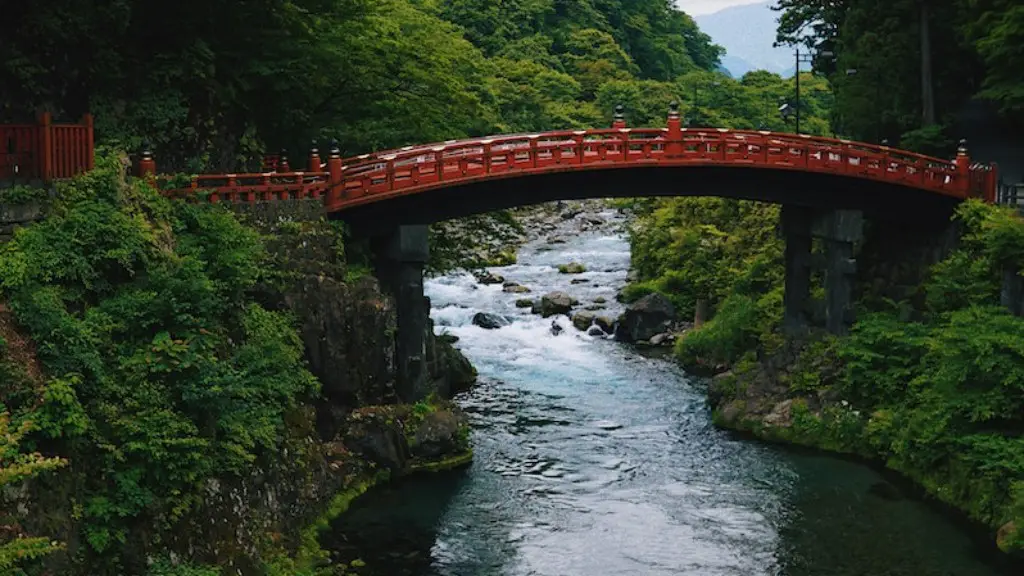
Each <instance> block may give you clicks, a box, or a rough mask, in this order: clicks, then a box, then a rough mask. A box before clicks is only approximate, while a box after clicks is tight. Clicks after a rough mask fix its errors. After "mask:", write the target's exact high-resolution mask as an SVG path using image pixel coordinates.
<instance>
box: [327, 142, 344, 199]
mask: <svg viewBox="0 0 1024 576" xmlns="http://www.w3.org/2000/svg"><path fill="white" fill-rule="evenodd" d="M343 170H344V166H343V165H342V161H341V150H340V149H339V148H338V141H337V140H331V151H330V152H329V155H328V156H327V173H328V175H329V176H328V177H329V178H330V182H329V185H328V188H327V209H328V210H330V209H331V208H332V207H333V206H337V205H338V203H339V202H341V195H342V194H341V193H342V172H343Z"/></svg>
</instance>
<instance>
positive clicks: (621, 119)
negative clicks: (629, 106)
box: [612, 104, 626, 129]
mask: <svg viewBox="0 0 1024 576" xmlns="http://www.w3.org/2000/svg"><path fill="white" fill-rule="evenodd" d="M612 118H613V120H612V128H615V129H621V128H625V127H626V108H625V107H624V106H623V105H622V104H619V105H618V106H616V107H615V115H614V116H613V117H612Z"/></svg>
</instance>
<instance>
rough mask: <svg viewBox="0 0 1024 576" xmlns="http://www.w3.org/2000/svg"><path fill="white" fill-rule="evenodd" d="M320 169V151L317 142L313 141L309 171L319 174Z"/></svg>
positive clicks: (310, 146) (310, 147)
mask: <svg viewBox="0 0 1024 576" xmlns="http://www.w3.org/2000/svg"><path fill="white" fill-rule="evenodd" d="M320 169H321V166H320V149H319V148H317V146H316V140H313V141H312V142H311V143H310V145H309V171H310V172H319V171H320Z"/></svg>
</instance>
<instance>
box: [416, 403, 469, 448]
mask: <svg viewBox="0 0 1024 576" xmlns="http://www.w3.org/2000/svg"><path fill="white" fill-rule="evenodd" d="M460 416H461V414H456V413H455V412H453V411H451V410H437V411H435V412H431V413H430V414H427V416H426V417H425V418H424V419H423V421H422V422H421V423H420V425H419V427H418V428H417V429H416V433H415V436H414V438H415V443H414V445H413V449H412V451H413V455H414V456H418V457H421V458H437V457H440V456H444V455H446V454H453V453H455V452H457V451H458V442H459V427H460V426H462V425H463V424H464V420H465V418H464V417H460Z"/></svg>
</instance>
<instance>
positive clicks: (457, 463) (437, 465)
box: [409, 449, 473, 474]
mask: <svg viewBox="0 0 1024 576" xmlns="http://www.w3.org/2000/svg"><path fill="white" fill-rule="evenodd" d="M472 462H473V450H472V449H467V450H466V451H465V452H463V453H461V454H456V455H455V456H450V457H448V458H443V459H441V460H433V461H429V462H414V463H412V464H411V465H410V466H409V474H418V473H421V472H442V471H444V470H454V469H455V468H461V467H463V466H468V465H469V464H471V463H472Z"/></svg>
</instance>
